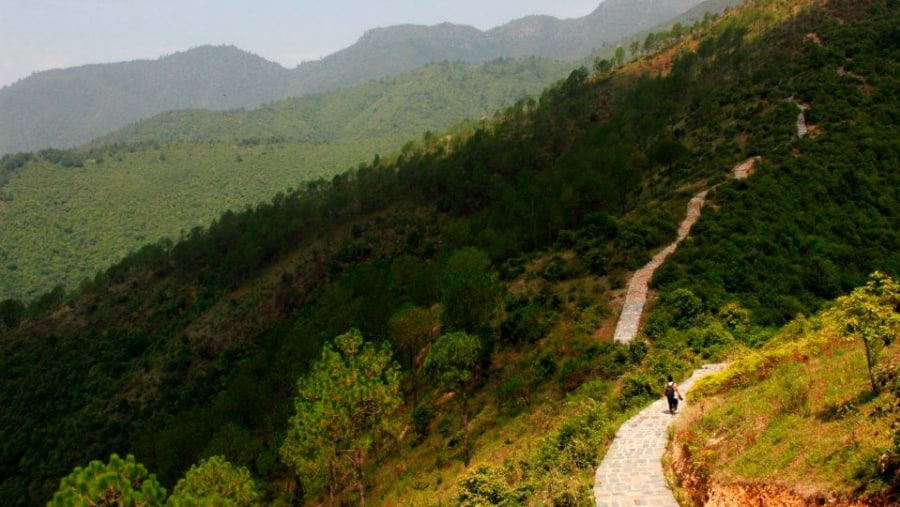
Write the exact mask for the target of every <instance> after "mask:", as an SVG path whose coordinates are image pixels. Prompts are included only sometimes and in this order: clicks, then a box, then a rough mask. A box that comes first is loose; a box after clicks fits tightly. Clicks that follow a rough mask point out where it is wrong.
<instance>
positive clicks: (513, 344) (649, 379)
mask: <svg viewBox="0 0 900 507" xmlns="http://www.w3.org/2000/svg"><path fill="white" fill-rule="evenodd" d="M898 27H900V6H898V5H897V4H896V2H893V1H889V0H866V1H863V2H860V1H858V0H857V1H847V0H831V1H829V0H804V1H800V2H782V1H780V0H757V1H753V2H750V3H749V4H748V5H746V6H744V7H742V8H740V9H737V10H735V11H733V12H730V13H729V14H728V15H726V16H725V17H723V18H722V19H721V20H718V21H716V22H715V23H713V24H711V25H710V26H708V27H707V28H705V29H702V30H698V31H697V32H696V33H694V34H687V33H679V34H671V33H670V34H668V37H667V44H669V47H668V48H667V49H665V50H664V51H662V52H660V53H656V54H653V55H648V56H645V57H643V58H641V59H639V60H638V61H636V62H634V63H632V64H629V65H626V66H624V67H622V68H619V69H611V68H607V67H605V66H602V67H601V66H600V65H598V68H597V71H598V72H596V73H594V74H593V75H592V74H591V73H590V72H589V71H587V70H586V69H578V70H576V71H574V72H572V73H571V74H570V75H569V77H568V78H566V79H565V80H563V81H561V82H559V83H558V84H556V85H554V86H552V87H550V88H549V89H547V90H546V91H544V92H543V93H542V94H541V96H540V98H539V99H535V100H530V99H525V100H521V101H519V102H517V103H516V104H515V105H514V106H511V107H509V108H506V109H504V110H502V111H501V112H499V113H497V114H496V115H494V116H493V118H492V119H491V120H489V121H484V122H480V123H478V124H477V125H475V127H474V128H473V129H472V130H471V131H469V132H459V133H455V134H454V135H453V136H449V137H438V138H435V137H433V136H424V137H422V140H421V142H418V143H417V144H415V145H413V146H410V147H409V149H407V150H403V152H402V153H401V154H400V156H399V157H397V158H396V160H394V159H391V160H387V159H378V160H373V161H372V162H371V163H366V164H361V165H360V166H358V167H356V168H355V169H353V170H350V171H348V172H346V173H342V174H340V175H338V176H335V177H332V178H328V179H321V180H317V181H314V182H311V183H309V184H307V185H305V186H303V187H302V188H299V189H296V190H294V191H291V192H284V193H281V194H278V195H276V196H275V197H274V198H273V199H272V200H271V201H270V202H268V203H265V204H260V205H258V206H256V207H254V208H252V209H247V210H244V211H242V212H226V213H223V214H222V215H221V216H220V217H219V218H218V219H217V220H216V221H215V222H214V223H212V224H211V225H210V226H209V227H207V228H197V229H194V230H192V231H191V232H190V233H189V234H187V235H186V237H185V238H183V239H182V240H181V241H178V242H171V243H170V242H159V243H155V244H150V245H147V246H145V247H143V248H142V249H141V250H140V251H138V252H136V253H135V254H132V255H130V256H128V257H127V258H125V259H124V260H123V261H122V262H120V263H119V264H117V265H116V266H114V267H112V268H110V269H109V270H107V271H105V272H103V273H102V274H100V275H98V276H97V277H95V279H93V280H91V281H88V282H85V283H84V284H82V285H81V286H80V287H79V289H78V290H77V291H75V292H73V293H71V294H68V295H63V294H60V293H58V292H56V293H48V294H47V295H45V296H44V297H42V298H40V299H38V300H37V301H36V303H35V304H33V305H30V306H29V307H28V308H26V307H25V305H23V304H21V303H18V302H16V301H4V302H2V303H0V311H2V315H0V317H2V320H0V322H2V323H3V326H4V334H3V336H2V340H0V350H2V354H0V375H2V379H3V381H2V383H0V386H2V390H0V406H3V407H5V408H6V410H4V411H0V431H2V434H0V441H2V442H3V447H2V455H0V477H2V478H3V482H2V484H0V497H2V498H4V499H11V501H10V502H9V504H11V505H36V504H40V503H43V502H45V501H47V500H48V499H50V498H51V496H52V495H53V493H54V492H55V491H57V490H59V493H60V496H59V497H58V498H60V499H62V498H64V497H66V495H74V494H76V493H75V491H76V490H77V488H69V487H68V485H69V484H73V483H74V484H78V483H79V482H78V481H82V482H81V484H87V485H94V484H95V483H94V482H92V481H93V480H94V479H93V477H94V476H93V475H92V474H97V475H98V476H99V475H102V473H101V472H102V471H103V470H105V469H106V468H109V469H121V467H127V466H132V468H135V469H137V468H136V467H134V466H133V463H134V461H131V462H130V463H132V465H128V463H129V462H128V461H127V460H126V462H125V464H123V462H122V460H118V459H117V458H116V459H110V455H111V454H112V453H118V454H120V455H126V454H133V455H134V458H133V460H136V461H137V462H139V463H141V464H143V465H145V466H146V469H144V470H143V471H142V472H141V470H140V469H137V470H138V472H141V474H142V477H146V476H147V474H146V472H147V471H148V470H149V471H150V472H152V473H155V474H157V477H156V478H153V479H152V480H150V479H148V480H147V481H146V482H145V483H144V485H145V489H146V490H147V494H148V495H151V496H153V497H154V498H157V499H159V503H161V502H162V499H164V498H165V497H166V495H167V493H172V496H173V497H175V498H176V499H177V500H178V501H183V499H184V498H185V495H190V494H195V495H200V494H201V493H199V492H198V491H199V490H198V489H192V487H191V481H190V479H191V478H192V477H194V476H195V475H196V474H197V473H199V472H202V471H203V470H206V469H207V468H208V466H209V463H221V461H219V460H222V459H227V460H228V461H229V462H230V463H231V464H232V465H228V467H230V468H229V469H231V468H237V469H239V470H240V471H242V474H235V475H234V476H233V477H238V476H239V477H238V478H230V479H229V478H220V479H219V480H220V481H231V482H235V483H240V485H241V486H246V487H247V489H250V490H253V491H254V492H255V493H254V494H253V495H249V496H252V497H254V498H258V499H260V501H262V502H263V503H265V504H272V505H288V504H291V503H304V504H310V505H311V504H316V503H318V502H327V501H328V500H329V499H333V500H335V501H340V502H344V503H348V504H349V503H355V502H356V497H357V495H361V494H364V495H365V497H366V499H367V502H368V503H369V504H370V505H379V504H384V505H417V506H418V505H456V504H459V505H478V504H479V503H480V504H504V503H505V504H508V505H585V506H586V505H592V500H591V498H590V485H591V481H592V477H593V469H594V467H595V466H596V464H597V462H598V459H599V457H600V456H602V454H603V453H604V452H605V449H606V447H607V446H608V444H609V442H610V440H611V437H612V435H613V434H614V432H615V429H616V428H617V427H618V425H619V424H621V422H622V421H624V420H625V419H626V418H627V417H628V414H630V413H632V412H633V411H635V410H636V409H639V408H640V407H641V406H643V404H644V403H645V402H647V401H648V400H650V399H653V398H655V397H657V396H658V395H659V393H658V391H659V388H658V386H659V382H660V379H662V378H664V376H665V375H666V374H668V373H672V374H676V375H678V374H682V373H684V372H686V371H688V370H689V369H691V368H692V366H694V365H695V364H698V363H699V362H701V361H704V360H710V359H721V358H723V357H725V356H726V355H727V354H728V353H729V352H730V351H732V350H734V349H735V348H752V347H758V346H760V345H761V344H763V343H764V342H766V341H767V340H769V339H770V337H772V336H773V335H774V334H775V332H776V331H775V329H776V328H777V326H781V325H783V324H784V323H786V322H787V321H788V320H789V319H791V318H793V317H794V315H796V314H797V313H806V314H811V313H812V312H814V311H817V310H818V309H820V308H821V307H822V305H824V304H825V302H826V301H827V300H828V299H830V298H833V297H834V296H837V295H839V294H842V293H846V292H849V291H850V290H851V289H852V288H853V287H855V286H858V285H861V284H863V283H864V282H865V280H866V277H867V276H868V274H869V273H871V272H873V271H875V270H881V271H883V272H885V273H887V274H888V275H890V276H892V277H894V278H896V277H897V276H898V275H900V273H898V270H900V266H898V265H897V255H896V251H897V246H898V245H897V232H896V231H897V230H898V227H897V226H898V225H900V223H898V222H900V193H898V192H900V191H898V188H900V187H898V181H897V164H898V162H900V160H898V159H900V156H898V155H900V132H898V131H897V129H898V127H897V122H896V121H895V120H896V118H895V117H894V116H895V114H896V113H895V112H896V111H897V110H900V109H898V107H900V104H898V100H900V94H898V93H897V90H898V89H900V65H898V56H900V55H898V52H900V28H898ZM798 104H800V105H803V106H804V107H805V108H806V116H805V118H806V120H807V121H808V130H807V135H805V136H804V137H799V136H798V132H799V131H798V129H797V117H798V114H799V112H800V110H799V108H798ZM751 157H760V159H759V161H758V162H757V164H756V172H755V174H754V175H753V176H752V177H750V178H749V179H747V180H743V181H736V180H730V179H726V177H725V176H726V175H727V174H728V173H729V171H730V170H731V168H732V167H733V166H734V165H735V164H737V163H739V162H743V161H745V160H747V159H749V158H751ZM715 185H718V186H715ZM713 186H714V188H713V190H712V191H711V192H710V194H709V196H708V204H707V205H706V207H705V209H704V214H703V216H702V218H701V219H700V220H699V222H698V223H697V224H696V225H695V226H694V228H693V230H692V232H691V236H690V238H689V239H688V240H687V241H685V242H684V244H683V245H682V246H681V247H680V248H679V250H678V251H677V252H676V254H675V255H674V257H673V258H672V260H670V261H669V263H667V264H666V265H664V267H663V268H662V270H661V271H660V272H659V273H658V274H657V276H656V278H655V280H654V286H655V287H656V288H657V289H658V290H659V294H658V296H659V297H658V299H657V305H656V308H655V309H654V311H653V313H652V315H651V316H650V318H649V319H648V320H647V322H646V325H645V334H646V338H647V340H646V341H645V340H638V341H636V342H634V343H633V344H632V345H630V346H627V347H626V346H622V345H620V344H614V343H612V342H611V339H610V338H611V336H610V335H611V327H612V324H613V323H614V317H615V315H616V313H617V312H618V311H619V310H620V305H621V292H622V287H623V285H624V283H625V281H626V280H627V278H628V276H629V274H630V273H631V272H632V271H633V270H634V269H635V268H637V267H639V266H641V265H642V264H643V263H644V262H645V261H646V260H648V259H649V257H650V255H651V253H652V252H653V251H654V250H656V249H658V248H659V247H661V246H662V245H665V244H667V242H669V241H671V239H672V238H674V236H675V234H676V224H677V223H678V222H679V220H680V219H681V215H682V214H683V212H684V208H685V203H686V202H687V200H688V198H689V197H690V196H691V195H693V193H694V192H695V191H696V190H697V189H699V188H710V187H713ZM892 311H894V312H895V311H896V308H893V309H892ZM359 337H362V338H364V339H365V340H366V342H367V343H368V345H363V344H362V343H361V342H360V341H359ZM388 353H389V354H392V356H391V357H393V359H394V360H395V361H396V365H389V364H386V362H385V361H384V355H385V354H388ZM322 365H341V366H340V367H341V368H343V367H344V366H343V365H350V366H349V368H350V370H347V371H348V372H349V373H347V374H346V375H339V376H338V377H337V378H334V377H329V376H328V375H327V374H326V373H325V372H327V371H328V370H329V368H323V366H322ZM373 365H374V366H373ZM379 365H380V366H379ZM373 367H374V368H376V370H377V374H375V375H371V376H364V375H363V373H362V372H369V368H373ZM332 369H335V368H332ZM337 371H340V372H344V371H345V370H342V369H341V370H337ZM400 373H402V375H400ZM354 374H359V375H360V376H359V377H358V378H360V379H362V378H365V379H367V380H366V381H365V382H363V381H360V383H359V384H360V385H357V384H355V383H352V384H350V386H349V387H347V386H345V389H344V390H341V386H342V385H343V384H341V382H343V381H345V380H346V378H350V377H352V375H354ZM375 378H377V380H372V379H375ZM298 379H300V380H299V382H298ZM362 384H365V387H366V388H372V389H375V390H377V392H378V397H377V399H378V400H379V402H378V403H376V402H374V401H372V400H375V399H376V398H375V397H374V396H373V397H370V398H368V400H369V401H368V402H362V403H360V404H359V406H362V407H364V408H365V410H362V411H360V412H358V415H359V418H358V419H356V420H355V421H354V419H353V418H352V417H349V418H348V417H347V414H348V412H346V411H343V410H342V409H341V408H339V407H337V406H336V405H335V406H332V407H327V406H324V405H323V404H319V403H318V402H321V401H322V400H323V399H332V397H331V396H318V398H317V396H315V393H313V394H310V389H311V386H323V387H322V388H321V389H320V390H319V391H318V392H320V393H327V394H332V393H337V394H336V395H335V396H333V398H334V399H337V400H341V399H344V398H350V397H352V396H355V395H356V394H358V393H359V391H360V390H361V389H362V387H361V385H362ZM357 387H358V388H359V389H357ZM376 388H383V389H381V390H378V389H376ZM448 393H453V394H452V395H450V394H448ZM398 394H399V399H398V398H397V395H398ZM395 406H396V407H397V408H396V409H394V407H395ZM371 414H379V417H380V420H381V422H384V423H385V424H384V425H381V424H375V423H372V422H371V420H370V419H369V418H368V417H366V416H368V415H371ZM834 416H835V417H840V414H834ZM348 421H349V422H348ZM353 422H356V423H358V424H356V425H354V424H352V423H353ZM332 430H333V432H331V433H329V431H332ZM339 430H345V431H346V432H341V431H339ZM354 433H355V434H356V436H357V437H358V438H353V437H352V436H350V435H351V434H354ZM310 442H312V444H310ZM316 442H318V445H317V444H316ZM323 442H329V443H333V445H322V443H323ZM876 444H877V445H882V446H889V445H891V442H890V441H889V438H884V439H883V440H880V441H878V442H876ZM351 449H352V450H353V452H347V451H348V450H351ZM220 456H224V458H220ZM91 460H99V461H98V462H97V463H94V464H92V465H91V466H90V467H88V468H87V469H75V467H76V466H77V465H83V466H84V465H87V464H88V463H89V462H90V461H91ZM107 461H109V465H105V463H106V462H107ZM101 462H102V463H101ZM192 465H194V467H193V468H192ZM864 466H866V467H868V468H866V469H865V470H866V472H867V474H868V475H858V476H857V477H860V478H862V479H861V480H868V479H870V478H873V477H876V478H878V480H877V481H874V482H871V483H869V487H868V489H866V488H864V487H863V485H862V484H860V485H859V486H860V487H859V488H858V489H857V490H855V492H854V493H853V494H856V495H858V496H863V495H867V496H868V497H870V498H874V499H876V500H878V501H882V502H888V501H892V500H891V498H892V497H890V495H891V494H892V493H891V491H896V489H897V484H898V480H897V476H896V474H894V475H891V470H887V469H885V468H883V467H880V466H879V465H878V464H877V463H875V462H869V461H866V462H864ZM222 468H225V467H224V465H223V466H222ZM73 469H74V472H73ZM70 473H71V474H72V476H71V478H69V479H67V480H66V482H65V483H61V482H60V481H61V479H62V478H63V477H66V476H67V475H69V474H70ZM182 477H184V481H182V482H179V479H180V478H182ZM230 477H231V476H230ZM798 480H801V481H802V480H804V479H803V478H802V477H801V478H800V479H798ZM799 486H809V487H810V488H812V487H822V486H821V484H819V483H816V484H812V483H810V484H800V485H799ZM85 487H87V486H85ZM160 488H165V489H166V491H165V492H160ZM848 489H849V490H850V491H851V492H853V491H854V490H853V489H852V487H850V488H848ZM151 490H152V491H151ZM824 493H826V494H827V491H826V492H824ZM204 494H207V495H209V494H211V493H209V492H207V493H204ZM235 495H236V493H235ZM249 496H248V497H249ZM826 496H827V495H826ZM248 497H244V496H242V497H241V498H242V500H241V501H242V502H246V500H245V499H246V498H248ZM207 498H211V497H207ZM230 498H232V499H233V501H236V502H237V496H232V497H230ZM243 504H248V503H243Z"/></svg>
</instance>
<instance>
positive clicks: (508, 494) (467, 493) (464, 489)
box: [457, 465, 522, 507]
mask: <svg viewBox="0 0 900 507" xmlns="http://www.w3.org/2000/svg"><path fill="white" fill-rule="evenodd" d="M458 488H459V493H458V497H457V501H458V502H459V506H460V507H480V506H482V505H507V506H509V505H522V503H521V499H520V498H519V496H518V495H516V493H515V492H514V490H513V489H512V488H510V486H509V484H508V483H507V480H506V478H505V477H504V474H503V470H501V469H498V468H496V467H492V466H488V465H479V466H477V467H475V468H473V469H471V470H469V471H468V472H466V473H465V475H463V476H462V477H461V478H460V479H459V481H458Z"/></svg>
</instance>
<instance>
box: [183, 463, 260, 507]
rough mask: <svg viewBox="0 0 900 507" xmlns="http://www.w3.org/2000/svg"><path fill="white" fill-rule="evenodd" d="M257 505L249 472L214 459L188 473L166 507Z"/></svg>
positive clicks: (257, 499) (254, 489) (236, 506)
mask: <svg viewBox="0 0 900 507" xmlns="http://www.w3.org/2000/svg"><path fill="white" fill-rule="evenodd" d="M258 502H259V493H258V492H257V491H256V485H255V484H254V482H253V479H252V478H251V476H250V472H249V471H248V470H247V469H246V468H244V467H236V466H234V465H232V464H231V463H229V462H228V461H226V460H225V458H224V457H223V456H213V457H211V458H209V459H205V460H202V461H201V462H200V463H199V464H197V465H194V466H192V467H191V469H190V470H188V471H187V474H185V477H184V479H181V480H180V481H178V484H177V485H176V486H175V490H174V491H173V492H172V496H171V497H169V500H168V503H167V505H172V506H180V505H185V506H187V505H219V506H223V507H226V506H227V507H254V506H256V505H258Z"/></svg>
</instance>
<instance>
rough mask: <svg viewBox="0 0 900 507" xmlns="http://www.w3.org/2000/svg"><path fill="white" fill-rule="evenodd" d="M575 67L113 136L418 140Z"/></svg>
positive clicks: (410, 79)
mask: <svg viewBox="0 0 900 507" xmlns="http://www.w3.org/2000/svg"><path fill="white" fill-rule="evenodd" d="M571 67H572V66H571V64H564V63H559V62H554V61H551V60H546V59H540V58H524V59H515V60H514V59H501V60H495V61H492V62H488V63H484V64H479V65H468V64H464V63H461V62H452V63H451V62H442V63H435V64H431V65H426V66H424V67H422V68H420V69H416V70H413V71H411V72H408V73H406V74H403V75H401V76H395V77H387V78H382V79H380V80H378V81H372V82H369V83H366V84H363V85H360V86H356V87H353V88H348V89H344V90H341V91H337V92H331V93H324V94H318V95H307V96H304V97H300V98H294V99H287V100H282V101H277V102H271V103H269V104H267V105H265V106H263V107H260V108H257V109H254V110H251V111H243V110H240V111H229V112H213V111H204V110H182V111H172V112H168V113H165V114H162V115H160V116H157V117H155V118H150V119H148V120H144V121H141V122H138V123H135V124H133V125H130V126H128V127H126V128H124V129H121V130H119V131H116V132H113V133H111V134H109V135H107V136H103V137H101V138H99V139H96V140H95V141H93V142H92V143H91V146H105V145H109V144H115V143H135V142H152V141H156V142H172V141H210V140H232V139H234V140H241V139H258V140H266V139H271V138H277V139H287V140H300V141H308V142H317V143H322V142H335V141H347V140H360V139H369V138H400V139H404V138H411V137H415V136H418V135H419V134H421V133H422V132H425V131H427V130H436V129H442V128H446V127H447V126H450V125H455V124H457V123H459V122H462V121H463V120H466V119H469V118H479V117H482V116H487V115H491V114H493V112H494V111H496V110H497V109H499V108H502V107H505V106H507V105H509V104H513V103H515V102H516V101H517V100H519V99H521V98H523V97H525V96H528V95H532V96H534V95H538V94H540V92H541V90H543V89H544V88H545V87H546V86H547V85H549V84H550V83H553V82H555V81H556V80H558V79H560V78H561V77H564V76H565V75H566V74H568V72H569V71H571Z"/></svg>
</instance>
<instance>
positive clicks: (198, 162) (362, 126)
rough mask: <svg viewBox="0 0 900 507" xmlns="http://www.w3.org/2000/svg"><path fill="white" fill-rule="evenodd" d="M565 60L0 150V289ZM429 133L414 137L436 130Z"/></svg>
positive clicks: (216, 209)
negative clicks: (87, 140)
mask: <svg viewBox="0 0 900 507" xmlns="http://www.w3.org/2000/svg"><path fill="white" fill-rule="evenodd" d="M567 70H568V69H567V66H566V65H565V64H562V63H558V62H551V61H549V60H542V59H538V58H528V59H523V60H513V59H506V60H498V61H495V62H490V63H486V64H481V65H466V64H463V63H459V62H455V63H449V62H444V63H436V64H432V65H429V66H426V67H424V68H422V69H419V70H416V71H414V72H411V73H409V74H407V75H404V76H398V77H392V78H384V79H382V80H380V81H373V82H371V83H368V84H365V85H360V86H357V87H354V88H350V89H346V90H341V91H337V92H333V93H329V94H317V95H309V96H305V97H302V98H298V99H291V100H286V101H278V102H273V103H270V104H267V105H265V106H262V107H260V108H259V109H255V110H252V111H243V110H237V109H235V110H232V111H228V112H213V111H203V110H197V109H192V110H184V111H174V112H169V113H164V114H162V115H160V116H159V117H156V118H154V119H151V120H147V121H144V122H139V123H137V124H135V125H132V126H130V127H128V128H126V129H123V130H121V131H119V132H117V133H114V134H112V135H110V136H107V137H105V138H102V139H101V140H99V141H96V142H95V143H93V144H92V145H91V148H90V149H86V150H81V151H65V150H55V149H53V150H44V151H42V152H40V153H38V154H35V155H32V154H14V155H6V156H4V158H3V161H4V162H3V163H2V168H0V201H3V200H6V201H8V202H7V203H6V207H5V208H4V222H5V223H6V224H8V227H3V228H0V244H2V245H3V249H2V251H0V262H2V265H0V269H3V266H7V265H15V266H16V270H15V271H10V272H9V273H6V275H8V276H6V275H4V276H2V277H0V297H12V298H16V299H22V300H31V299H34V298H36V297H38V296H39V295H40V294H42V293H43V292H45V291H47V290H49V289H51V288H52V287H53V286H55V285H57V284H60V285H63V286H64V287H66V288H67V290H72V289H74V288H75V287H77V285H78V284H79V282H81V280H82V279H84V278H85V277H93V276H94V275H95V273H96V272H97V271H98V270H103V269H106V268H107V267H109V266H111V265H113V264H115V263H117V262H119V261H120V260H121V259H122V258H123V257H125V256H126V255H128V254H129V253H130V252H134V251H137V250H139V249H140V248H141V247H142V246H144V245H146V244H147V243H154V242H156V241H159V240H163V239H164V238H170V239H171V240H173V241H174V240H178V239H179V238H184V236H185V235H186V234H187V232H188V231H192V230H193V229H194V228H195V227H197V226H206V225H207V224H209V223H210V222H212V221H214V220H216V219H218V218H219V217H220V216H221V215H222V213H224V212H225V211H227V210H231V211H234V212H239V211H241V210H244V209H245V208H247V207H255V206H257V205H258V204H259V203H265V202H269V201H270V200H271V199H272V197H273V196H274V195H276V194H277V193H279V192H286V191H289V190H288V189H290V188H294V189H297V188H301V187H303V186H305V185H306V184H307V183H308V182H310V181H315V180H316V179H319V178H326V179H330V178H331V177H333V176H334V175H335V174H338V173H340V172H343V171H346V170H347V168H350V167H355V166H357V165H358V164H359V162H360V161H363V160H371V158H372V156H373V155H375V154H377V153H392V152H396V151H397V148H398V147H399V146H400V145H402V144H403V142H404V141H406V140H407V139H410V138H414V137H417V136H419V135H421V133H422V132H425V131H426V130H428V131H434V132H441V131H443V130H444V129H447V128H450V127H451V126H453V125H456V124H459V123H460V122H463V121H464V120H466V119H467V118H479V117H483V116H486V115H490V114H492V113H493V111H494V110H496V109H498V108H501V107H505V106H506V105H508V104H511V103H514V102H515V101H516V100H519V99H522V98H523V97H524V96H526V95H529V94H538V93H539V92H540V91H541V90H542V89H543V88H544V87H545V86H547V85H548V84H550V83H552V82H553V81H554V80H555V79H557V78H558V77H560V76H562V75H564V74H565V72H566V71H567ZM235 143H237V144H239V145H240V150H239V152H238V153H237V154H236V153H235V148H234V146H235ZM431 144H432V145H431V146H425V147H423V149H438V148H437V146H440V145H441V142H440V141H436V142H435V141H432V143H431ZM413 146H416V144H415V143H414V144H413ZM161 153H162V156H161ZM101 160H102V161H103V162H102V163H100V161H101ZM13 172H15V173H16V174H17V176H16V177H15V178H8V176H9V175H11V174H12V173H13ZM7 180H8V182H7ZM3 196H6V197H3ZM383 197H384V196H382V198H383ZM241 255H250V252H241Z"/></svg>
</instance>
